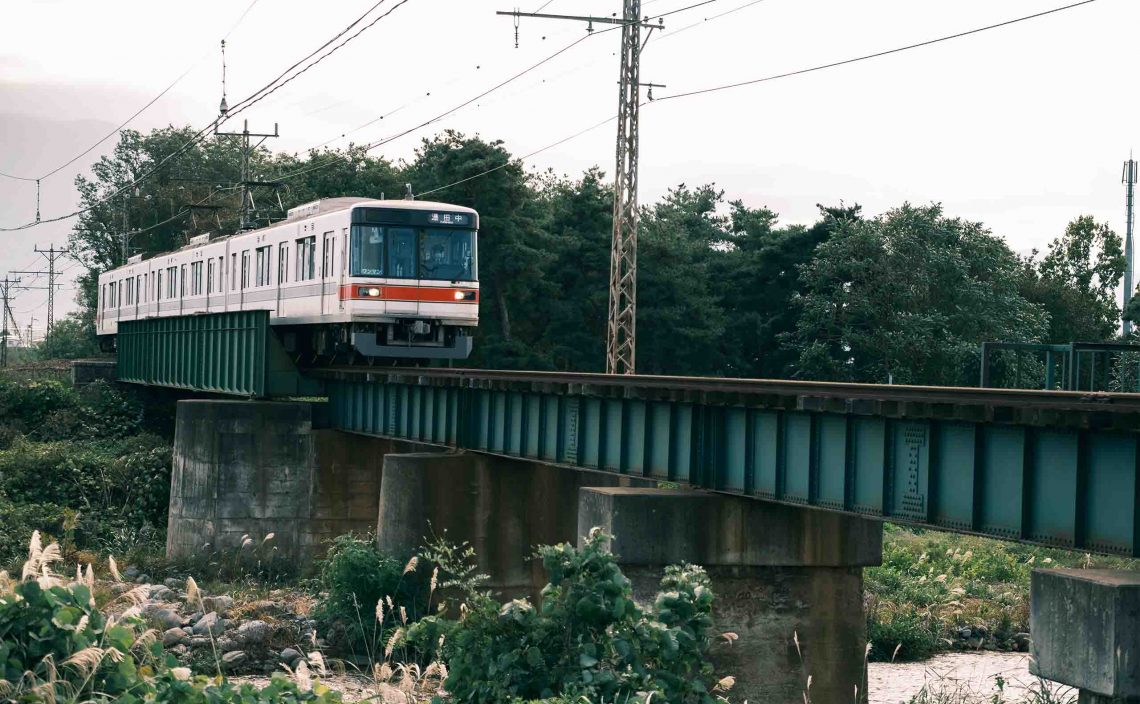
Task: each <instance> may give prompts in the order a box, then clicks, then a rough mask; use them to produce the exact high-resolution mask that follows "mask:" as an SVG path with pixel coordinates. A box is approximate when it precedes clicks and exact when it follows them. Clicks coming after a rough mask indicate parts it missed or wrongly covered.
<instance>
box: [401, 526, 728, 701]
mask: <svg viewBox="0 0 1140 704" xmlns="http://www.w3.org/2000/svg"><path fill="white" fill-rule="evenodd" d="M607 539H608V536H606V535H604V534H603V533H601V532H600V531H597V530H595V531H593V532H592V533H591V535H590V536H589V538H588V540H587V542H586V544H585V546H584V547H583V548H582V549H580V550H579V549H575V548H574V547H572V546H570V545H555V546H547V547H543V548H540V550H539V556H540V557H541V558H542V561H543V565H544V566H545V567H546V569H547V571H548V573H549V574H550V583H549V584H548V585H547V586H546V587H545V589H544V590H543V601H542V606H541V608H539V609H536V608H535V607H534V606H532V605H531V604H530V603H529V602H528V601H526V600H515V601H512V602H510V603H508V604H506V605H502V606H500V605H499V604H498V603H496V602H495V601H494V600H492V599H490V598H489V597H481V598H480V597H478V596H477V595H468V598H469V599H470V600H471V601H472V602H473V603H472V604H469V605H468V606H469V607H470V611H469V612H467V613H466V616H465V617H464V618H463V619H462V620H460V621H458V622H451V623H443V622H444V621H446V619H445V618H443V617H440V616H429V617H427V618H424V619H422V620H421V621H420V622H418V623H416V624H415V625H413V626H412V627H411V629H410V632H409V634H408V638H409V640H410V641H412V642H421V643H422V642H424V641H425V640H428V639H425V638H424V637H423V635H422V632H423V631H425V630H431V633H432V637H434V635H435V633H436V632H442V633H443V634H444V635H445V639H444V644H443V651H442V655H443V657H444V658H445V659H446V661H447V663H448V668H449V676H448V678H447V681H446V688H447V690H448V692H449V693H450V694H451V695H452V696H453V697H454V698H455V699H456V700H457V701H466V702H486V703H490V702H512V701H516V700H531V699H542V698H552V697H568V698H575V699H576V698H578V697H585V698H586V699H587V700H589V701H638V699H637V697H640V696H649V695H650V694H652V695H653V697H654V698H655V699H657V700H660V701H668V702H674V703H677V704H682V703H697V702H700V703H702V704H707V703H710V702H713V701H714V699H713V696H712V694H711V690H712V685H711V683H710V678H711V676H712V666H711V664H710V663H709V662H708V660H707V658H706V657H705V653H706V650H707V647H708V640H709V632H710V629H711V627H712V619H711V616H710V614H711V610H712V600H713V595H712V592H711V591H710V589H709V586H708V577H707V576H706V575H705V573H704V571H703V570H702V569H701V568H699V567H695V566H692V565H681V566H674V567H670V568H668V570H667V571H666V575H665V577H664V578H663V579H662V581H661V587H662V592H661V593H660V594H658V596H657V599H656V601H655V603H654V604H653V605H652V607H650V608H649V609H643V608H642V607H640V606H638V605H637V604H636V603H635V602H634V601H633V598H632V596H631V591H630V584H629V580H628V579H626V577H625V576H624V575H623V574H622V573H621V570H620V569H619V568H618V565H617V563H616V561H615V560H614V557H613V556H612V555H611V554H609V553H608V552H606V550H605V549H604V545H605V542H606V541H607ZM473 596H474V598H472V597H473Z"/></svg>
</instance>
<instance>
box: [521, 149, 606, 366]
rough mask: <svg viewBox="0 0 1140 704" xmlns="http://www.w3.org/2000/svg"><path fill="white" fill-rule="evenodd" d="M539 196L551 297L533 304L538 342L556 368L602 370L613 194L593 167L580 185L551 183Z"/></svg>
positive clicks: (547, 280) (604, 354)
mask: <svg viewBox="0 0 1140 704" xmlns="http://www.w3.org/2000/svg"><path fill="white" fill-rule="evenodd" d="M540 198H541V201H542V205H543V209H544V211H545V222H544V225H543V228H544V229H545V230H546V231H547V232H548V233H549V237H550V255H551V257H550V259H549V261H548V263H547V266H546V272H545V276H544V278H545V280H546V282H547V284H548V285H549V287H550V289H549V290H550V291H551V292H553V293H552V294H551V295H549V296H547V297H546V298H545V299H544V300H541V301H535V302H534V306H535V308H537V309H539V310H542V311H543V318H544V319H545V324H544V327H543V331H542V335H541V338H540V339H539V340H538V341H537V343H538V345H540V346H541V348H542V349H543V351H544V354H545V355H547V356H549V358H550V359H551V361H552V363H553V365H554V367H555V368H556V369H560V370H564V371H580V372H600V371H604V370H605V357H606V315H607V313H608V305H609V275H610V237H611V236H612V231H613V191H612V189H611V188H610V186H609V185H608V184H606V183H605V176H604V174H603V173H602V172H601V171H600V170H599V169H597V168H593V169H590V170H589V171H587V172H586V173H585V174H583V175H582V178H581V179H579V180H578V181H567V180H551V181H550V182H549V183H548V184H546V185H545V187H544V188H543V189H542V190H541V191H540Z"/></svg>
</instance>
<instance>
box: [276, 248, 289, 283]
mask: <svg viewBox="0 0 1140 704" xmlns="http://www.w3.org/2000/svg"><path fill="white" fill-rule="evenodd" d="M288 280H289V247H288V245H286V244H285V243H284V242H282V243H281V244H280V245H278V247H277V283H279V284H283V283H285V282H286V281H288Z"/></svg>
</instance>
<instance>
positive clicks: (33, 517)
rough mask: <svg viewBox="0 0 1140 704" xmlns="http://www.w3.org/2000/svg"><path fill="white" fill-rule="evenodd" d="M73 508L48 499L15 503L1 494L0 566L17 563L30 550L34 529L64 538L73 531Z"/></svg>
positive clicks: (74, 515) (9, 565)
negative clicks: (29, 537) (39, 501)
mask: <svg viewBox="0 0 1140 704" xmlns="http://www.w3.org/2000/svg"><path fill="white" fill-rule="evenodd" d="M77 517H78V516H77V514H76V512H75V511H74V510H72V509H69V508H64V507H63V506H57V505H55V504H46V503H23V504H14V503H11V502H10V501H8V500H6V499H4V498H3V497H0V569H3V568H5V567H15V566H16V565H17V564H19V563H21V562H23V560H24V558H25V557H26V556H27V552H28V540H27V536H29V535H31V534H32V532H33V531H37V530H38V531H39V532H40V533H41V534H43V535H45V536H48V537H50V538H54V539H55V540H57V541H60V540H64V539H65V538H67V537H70V536H71V535H72V534H73V531H74V527H75V524H76V520H77Z"/></svg>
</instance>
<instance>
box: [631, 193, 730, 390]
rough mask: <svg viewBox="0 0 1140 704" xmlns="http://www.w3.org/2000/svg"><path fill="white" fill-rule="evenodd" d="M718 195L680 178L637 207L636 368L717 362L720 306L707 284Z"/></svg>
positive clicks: (720, 241) (717, 238) (719, 242)
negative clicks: (663, 193) (675, 184)
mask: <svg viewBox="0 0 1140 704" xmlns="http://www.w3.org/2000/svg"><path fill="white" fill-rule="evenodd" d="M722 197H723V194H722V192H721V191H719V190H717V189H716V188H715V187H714V186H712V185H707V186H701V187H699V188H697V189H695V190H689V189H688V188H686V187H685V185H684V184H681V185H680V186H678V187H677V188H675V189H672V190H670V191H669V193H668V195H666V196H665V199H664V200H663V201H662V202H660V203H658V204H657V205H655V206H653V207H652V208H650V209H646V210H645V211H643V213H642V219H641V226H640V232H639V237H638V252H637V257H638V261H637V276H638V281H637V358H636V366H637V371H638V372H639V373H642V374H717V373H720V372H721V370H723V368H724V364H723V360H724V353H723V347H722V344H721V339H722V337H723V335H724V331H725V328H726V321H725V316H724V311H723V310H722V309H721V305H720V301H719V300H717V296H716V294H715V293H714V291H713V287H712V284H711V272H712V262H713V258H714V249H713V247H714V246H718V247H723V246H724V243H725V241H726V239H727V236H728V235H727V232H726V227H727V221H726V218H724V217H723V216H720V215H717V214H716V207H717V205H718V204H719V203H720V202H721V199H722Z"/></svg>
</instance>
